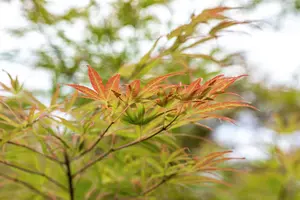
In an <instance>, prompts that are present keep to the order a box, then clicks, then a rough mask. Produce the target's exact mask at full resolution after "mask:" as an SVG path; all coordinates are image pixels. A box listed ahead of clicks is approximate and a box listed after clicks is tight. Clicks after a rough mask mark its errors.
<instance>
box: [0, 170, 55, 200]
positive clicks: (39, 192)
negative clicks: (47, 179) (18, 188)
mask: <svg viewBox="0 0 300 200" xmlns="http://www.w3.org/2000/svg"><path fill="white" fill-rule="evenodd" d="M0 176H2V177H3V178H5V179H7V180H10V181H13V182H15V183H19V184H21V185H23V186H25V187H27V188H28V189H30V190H32V191H33V192H35V193H36V194H38V195H40V196H42V197H43V198H44V199H51V197H49V196H48V195H47V194H45V193H43V192H41V191H40V190H38V189H37V188H35V187H33V186H32V185H31V184H29V183H27V182H24V181H21V180H19V179H17V178H13V177H11V176H7V175H6V174H3V173H1V172H0Z"/></svg>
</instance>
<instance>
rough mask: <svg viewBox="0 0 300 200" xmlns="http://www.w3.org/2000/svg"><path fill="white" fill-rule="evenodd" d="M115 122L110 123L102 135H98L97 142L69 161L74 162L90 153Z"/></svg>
mask: <svg viewBox="0 0 300 200" xmlns="http://www.w3.org/2000/svg"><path fill="white" fill-rule="evenodd" d="M114 123H115V122H114V121H112V122H111V123H110V124H109V125H108V127H107V128H106V129H105V130H104V131H103V133H101V134H100V135H99V137H98V138H97V140H96V141H95V142H94V143H93V144H92V145H91V146H90V147H89V148H88V149H86V150H85V151H83V152H82V153H80V154H79V155H78V156H76V157H74V158H73V159H72V160H71V161H75V160H77V159H79V158H81V157H82V156H84V155H85V154H87V153H89V152H90V151H92V150H93V149H94V148H95V146H97V144H98V143H99V142H100V141H101V140H102V138H103V137H104V135H105V134H106V133H107V132H108V130H109V129H110V127H111V126H112V125H113V124H114Z"/></svg>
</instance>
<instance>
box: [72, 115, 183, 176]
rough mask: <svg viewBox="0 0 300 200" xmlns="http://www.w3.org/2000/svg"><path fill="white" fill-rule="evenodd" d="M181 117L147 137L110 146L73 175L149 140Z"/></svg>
mask: <svg viewBox="0 0 300 200" xmlns="http://www.w3.org/2000/svg"><path fill="white" fill-rule="evenodd" d="M178 117H179V115H177V116H176V117H175V118H174V119H173V120H172V121H171V122H170V123H169V124H168V125H166V126H164V127H162V128H161V129H160V130H158V131H156V132H155V133H153V134H151V135H148V136H146V137H143V138H140V139H138V140H134V141H132V142H130V143H127V144H124V145H121V146H119V147H116V148H110V149H109V150H108V151H107V152H105V153H103V154H101V155H100V156H98V157H97V158H96V159H94V160H92V161H91V162H89V163H88V164H86V165H85V166H84V167H82V168H81V169H79V170H78V171H77V172H75V173H74V174H73V175H72V177H76V176H77V175H79V174H81V173H83V172H84V171H86V170H87V169H88V168H90V167H91V166H93V165H94V164H96V163H97V162H99V161H101V160H102V159H103V158H105V157H107V156H108V155H109V154H111V153H112V152H115V151H119V150H121V149H124V148H127V147H130V146H133V145H136V144H138V143H141V142H144V141H146V140H149V139H151V138H152V137H154V136H156V135H157V134H159V133H161V132H163V131H165V130H167V129H168V128H169V127H170V126H171V125H172V124H173V123H174V122H175V121H176V119H177V118H178Z"/></svg>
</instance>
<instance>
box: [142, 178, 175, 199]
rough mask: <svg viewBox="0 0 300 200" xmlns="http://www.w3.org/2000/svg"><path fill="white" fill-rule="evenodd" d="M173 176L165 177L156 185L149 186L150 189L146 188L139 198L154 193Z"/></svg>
mask: <svg viewBox="0 0 300 200" xmlns="http://www.w3.org/2000/svg"><path fill="white" fill-rule="evenodd" d="M175 175H176V174H172V175H169V176H165V177H164V178H163V179H162V180H161V181H160V182H158V183H157V184H155V185H153V186H151V187H150V188H148V189H147V190H145V191H144V192H142V193H141V196H146V195H147V194H149V193H151V192H152V191H154V190H155V189H157V188H158V187H159V186H161V185H162V184H164V183H166V182H167V181H168V180H170V179H171V178H173V177H174V176H175Z"/></svg>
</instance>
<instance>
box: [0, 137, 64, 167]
mask: <svg viewBox="0 0 300 200" xmlns="http://www.w3.org/2000/svg"><path fill="white" fill-rule="evenodd" d="M2 141H3V139H0V142H2ZM6 144H11V145H14V146H17V147H21V148H24V149H27V150H29V151H31V152H34V153H37V154H39V155H40V156H43V157H45V158H47V159H49V160H52V161H54V162H56V163H58V164H60V165H62V164H64V162H62V161H60V160H58V159H56V158H53V157H51V156H48V155H45V154H43V153H41V152H39V151H37V150H35V149H33V148H31V147H29V146H27V145H24V144H19V143H15V142H11V141H8V142H6Z"/></svg>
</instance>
